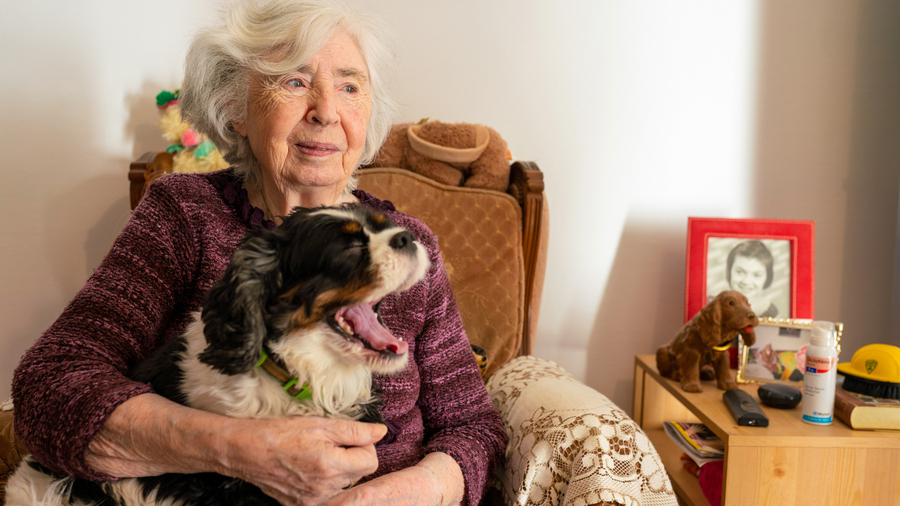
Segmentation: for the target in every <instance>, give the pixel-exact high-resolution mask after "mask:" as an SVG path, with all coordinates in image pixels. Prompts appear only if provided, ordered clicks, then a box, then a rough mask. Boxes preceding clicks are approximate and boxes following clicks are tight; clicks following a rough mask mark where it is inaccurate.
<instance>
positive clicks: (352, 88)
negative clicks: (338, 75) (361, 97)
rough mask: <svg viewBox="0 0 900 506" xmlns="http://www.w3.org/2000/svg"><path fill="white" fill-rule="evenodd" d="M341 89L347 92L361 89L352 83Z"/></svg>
mask: <svg viewBox="0 0 900 506" xmlns="http://www.w3.org/2000/svg"><path fill="white" fill-rule="evenodd" d="M341 89H342V90H344V92H346V93H356V92H357V91H359V90H358V89H357V88H356V86H353V85H352V84H345V85H344V86H343V87H342V88H341Z"/></svg>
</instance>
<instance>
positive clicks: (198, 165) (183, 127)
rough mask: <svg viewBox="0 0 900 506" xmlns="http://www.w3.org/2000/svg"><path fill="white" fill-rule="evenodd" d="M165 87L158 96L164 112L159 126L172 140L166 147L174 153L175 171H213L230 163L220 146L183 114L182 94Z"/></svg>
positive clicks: (157, 99) (157, 102)
mask: <svg viewBox="0 0 900 506" xmlns="http://www.w3.org/2000/svg"><path fill="white" fill-rule="evenodd" d="M180 91H181V90H175V92H171V91H168V90H163V91H161V92H160V93H159V95H157V96H156V107H158V108H159V110H160V112H161V113H162V114H161V116H160V118H159V122H158V123H157V125H159V128H160V129H161V130H162V133H163V137H164V138H165V139H166V140H167V141H169V142H170V143H171V145H170V146H169V147H168V148H166V151H168V152H170V153H173V154H174V156H173V160H172V171H173V172H210V171H213V170H219V169H224V168H226V167H228V162H226V161H225V159H224V158H222V154H221V153H219V150H218V149H216V146H215V145H214V144H213V143H212V142H211V141H210V140H209V139H207V138H206V136H204V135H203V134H200V133H198V132H196V131H195V130H194V129H193V128H191V125H190V124H189V123H188V122H187V121H185V120H184V119H183V118H182V117H181V107H180V106H179V105H178V94H179V92H180Z"/></svg>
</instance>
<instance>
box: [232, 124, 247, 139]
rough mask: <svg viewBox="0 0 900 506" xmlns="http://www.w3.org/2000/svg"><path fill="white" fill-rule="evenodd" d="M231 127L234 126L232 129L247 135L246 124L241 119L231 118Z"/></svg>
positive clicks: (244, 135)
mask: <svg viewBox="0 0 900 506" xmlns="http://www.w3.org/2000/svg"><path fill="white" fill-rule="evenodd" d="M231 128H234V131H235V132H237V133H239V134H241V135H242V136H243V137H247V125H246V124H245V123H244V122H243V121H239V120H231Z"/></svg>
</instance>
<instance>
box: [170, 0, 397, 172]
mask: <svg viewBox="0 0 900 506" xmlns="http://www.w3.org/2000/svg"><path fill="white" fill-rule="evenodd" d="M223 14H224V15H223V17H222V19H221V20H220V22H218V23H217V24H215V25H213V26H211V27H209V28H206V29H204V30H202V31H200V32H199V33H198V34H197V35H196V37H195V38H194V40H193V42H192V43H191V46H190V48H189V49H188V53H187V58H186V60H185V77H184V84H183V85H182V89H181V95H180V103H181V112H182V114H183V115H184V117H185V119H187V120H188V121H189V122H191V123H192V124H193V126H194V128H196V129H197V130H198V131H199V132H202V133H204V134H206V135H207V136H209V138H210V139H211V140H212V141H213V143H215V145H216V146H217V147H218V148H219V149H220V151H222V152H223V154H224V156H225V159H226V160H227V161H228V162H229V163H231V164H233V165H234V166H235V171H236V173H237V174H238V175H239V176H240V177H242V178H244V179H245V180H246V181H248V182H249V183H250V184H253V185H258V184H259V183H260V179H259V178H260V172H259V171H260V165H259V162H258V161H257V159H256V157H255V156H254V154H253V151H252V150H251V148H250V142H249V141H248V140H247V138H246V137H244V136H242V135H240V134H239V133H238V132H236V131H235V129H234V127H233V126H232V121H246V119H247V118H246V115H247V103H248V100H249V85H250V78H251V75H253V73H260V74H263V75H269V76H278V75H283V74H286V73H288V72H290V71H293V70H296V69H297V68H298V67H299V66H300V65H302V64H303V63H305V62H307V61H308V60H309V58H310V56H311V55H312V54H313V53H315V52H316V51H317V50H318V49H319V48H320V47H322V46H323V45H325V44H326V43H327V42H328V41H329V39H330V38H331V36H332V35H333V34H334V33H335V32H337V31H344V32H346V33H348V34H349V35H350V36H351V37H352V38H353V39H354V40H355V41H356V43H357V45H358V46H359V50H360V52H361V53H362V57H363V59H364V60H365V62H366V65H367V66H368V73H369V85H370V88H371V96H372V105H371V113H370V115H369V123H368V126H367V128H366V142H365V146H364V147H363V152H362V155H361V156H360V160H359V162H358V163H357V167H358V166H360V165H365V164H368V163H370V162H371V161H372V160H373V159H374V158H375V155H376V153H377V152H378V148H380V147H381V144H382V143H383V142H384V140H385V138H386V137H387V135H388V132H389V131H390V128H391V124H392V123H393V121H394V118H395V117H396V115H397V106H396V104H395V102H394V100H393V99H392V98H391V97H390V95H389V93H388V91H387V79H388V76H389V75H390V74H391V73H392V71H393V65H394V54H395V53H394V47H393V39H392V37H390V35H389V34H390V33H391V31H390V30H389V29H388V27H387V25H385V24H384V23H383V22H382V21H381V20H379V19H377V18H374V17H372V16H368V15H364V14H362V13H359V12H357V11H355V10H353V9H350V8H348V7H346V6H343V5H340V4H336V3H333V2H325V1H321V0H267V1H261V0H244V1H238V2H234V3H233V4H232V5H230V6H228V7H227V8H226V10H225V11H224V13H223ZM276 50H277V51H278V55H279V58H277V59H273V58H267V56H269V55H271V54H272V53H273V52H274V51H276ZM354 174H355V172H354ZM355 187H356V177H355V175H354V177H352V178H351V179H350V182H349V184H348V188H347V190H353V189H355Z"/></svg>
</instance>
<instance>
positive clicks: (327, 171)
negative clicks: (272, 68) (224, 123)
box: [234, 32, 372, 196]
mask: <svg viewBox="0 0 900 506" xmlns="http://www.w3.org/2000/svg"><path fill="white" fill-rule="evenodd" d="M249 95H250V96H249V100H248V105H247V117H246V122H234V127H235V130H237V131H238V133H240V134H241V135H244V136H246V137H247V138H248V139H249V141H250V146H251V148H252V149H253V153H254V154H255V155H256V158H257V159H258V160H259V162H260V163H261V164H262V166H263V170H264V171H265V172H266V173H267V174H268V175H269V176H271V177H272V178H273V179H274V180H275V181H276V182H277V183H279V184H283V185H287V186H292V187H295V188H297V187H306V188H315V189H317V190H334V191H335V192H336V193H335V195H336V196H338V195H340V194H341V193H342V192H343V190H344V187H345V186H346V184H347V181H348V180H349V179H350V175H351V174H352V173H353V170H354V169H355V168H356V164H357V162H358V161H359V158H360V155H361V154H362V150H363V147H364V145H365V141H366V126H367V125H368V122H369V112H370V109H371V104H372V98H371V92H370V88H369V79H368V68H367V66H366V62H365V61H364V60H363V57H362V54H361V53H360V51H359V49H358V47H357V45H356V43H355V42H354V41H353V39H352V38H351V37H350V36H349V35H347V34H346V33H344V32H338V33H336V34H335V35H334V36H333V37H332V38H331V39H330V40H329V42H328V43H326V44H325V45H324V46H322V48H320V49H319V50H318V51H316V52H315V53H313V55H312V56H311V57H310V59H309V61H308V62H306V63H305V64H303V65H301V66H300V67H299V68H298V69H296V70H295V71H293V72H290V73H288V74H285V75H281V76H265V75H260V74H256V75H254V76H252V79H251V83H250V89H249Z"/></svg>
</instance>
